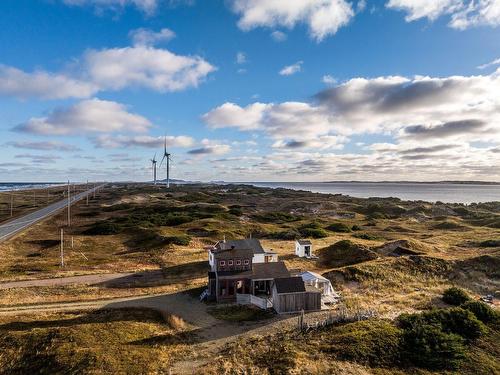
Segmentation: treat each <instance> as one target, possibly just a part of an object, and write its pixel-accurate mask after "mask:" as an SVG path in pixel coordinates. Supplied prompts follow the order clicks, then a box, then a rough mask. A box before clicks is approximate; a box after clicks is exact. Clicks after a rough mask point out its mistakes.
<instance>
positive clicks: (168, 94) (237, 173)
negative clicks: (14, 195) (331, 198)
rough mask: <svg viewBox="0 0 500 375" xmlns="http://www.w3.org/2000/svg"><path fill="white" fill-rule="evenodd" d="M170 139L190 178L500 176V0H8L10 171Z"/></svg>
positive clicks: (117, 169) (144, 154) (132, 157)
mask: <svg viewBox="0 0 500 375" xmlns="http://www.w3.org/2000/svg"><path fill="white" fill-rule="evenodd" d="M165 137H166V140H167V145H168V150H169V152H170V153H171V154H172V169H171V177H172V178H175V179H184V180H192V181H194V180H196V181H198V180H199V181H220V180H224V181H345V180H348V181H351V180H359V181H381V180H392V181H396V180H409V181H439V180H481V181H500V167H499V165H500V0H476V1H471V0H366V1H365V0H353V1H348V0H287V1H283V0H2V1H1V2H0V181H3V182H7V181H17V182H19V181H30V182H31V181H33V182H35V181H39V182H46V181H66V180H68V179H70V180H71V181H85V180H87V179H88V180H90V181H95V180H106V181H130V180H134V181H148V180H151V179H152V169H151V161H150V160H151V159H152V158H153V157H154V156H155V155H156V159H159V160H161V157H162V155H163V143H164V139H165ZM159 164H160V163H159V162H158V165H159ZM158 175H159V178H165V177H166V168H165V164H163V165H162V166H161V167H160V169H159V171H158Z"/></svg>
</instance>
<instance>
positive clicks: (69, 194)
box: [68, 180, 71, 227]
mask: <svg viewBox="0 0 500 375" xmlns="http://www.w3.org/2000/svg"><path fill="white" fill-rule="evenodd" d="M70 207H71V187H70V184H69V180H68V227H69V226H70V225H71V208H70Z"/></svg>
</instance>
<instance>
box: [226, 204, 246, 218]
mask: <svg viewBox="0 0 500 375" xmlns="http://www.w3.org/2000/svg"><path fill="white" fill-rule="evenodd" d="M229 213H230V214H231V215H234V216H241V215H243V210H242V208H241V206H238V205H233V206H230V207H229Z"/></svg>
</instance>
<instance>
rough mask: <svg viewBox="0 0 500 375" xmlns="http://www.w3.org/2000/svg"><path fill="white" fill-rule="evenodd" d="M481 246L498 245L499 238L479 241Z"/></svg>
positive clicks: (499, 245) (499, 244) (499, 242)
mask: <svg viewBox="0 0 500 375" xmlns="http://www.w3.org/2000/svg"><path fill="white" fill-rule="evenodd" d="M479 246H481V247H500V240H486V241H483V242H480V243H479Z"/></svg>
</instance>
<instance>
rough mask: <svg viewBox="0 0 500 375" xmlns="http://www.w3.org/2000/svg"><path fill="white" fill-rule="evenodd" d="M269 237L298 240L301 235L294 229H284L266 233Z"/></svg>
mask: <svg viewBox="0 0 500 375" xmlns="http://www.w3.org/2000/svg"><path fill="white" fill-rule="evenodd" d="M268 237H269V238H273V239H275V240H286V241H291V240H298V239H299V238H301V237H302V235H301V234H300V233H299V232H298V231H297V230H295V229H290V230H284V231H281V232H273V233H270V234H269V235H268Z"/></svg>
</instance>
